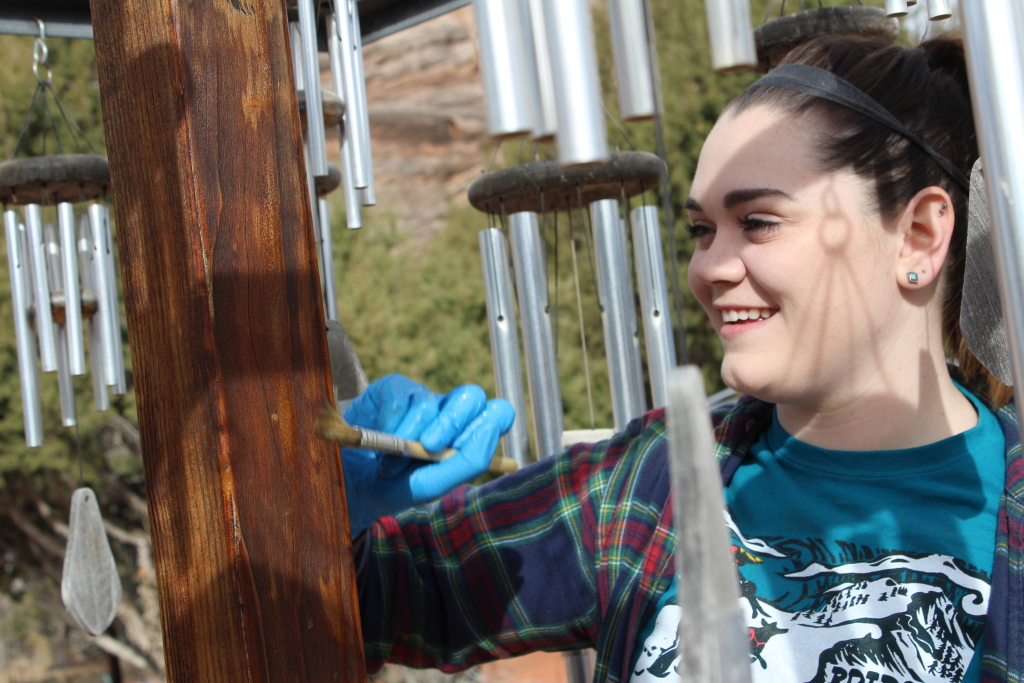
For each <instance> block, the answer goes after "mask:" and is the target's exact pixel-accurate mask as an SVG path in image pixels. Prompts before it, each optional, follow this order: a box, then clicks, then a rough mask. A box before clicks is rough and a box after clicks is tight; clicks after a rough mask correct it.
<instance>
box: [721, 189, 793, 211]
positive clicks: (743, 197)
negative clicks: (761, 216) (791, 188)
mask: <svg viewBox="0 0 1024 683" xmlns="http://www.w3.org/2000/svg"><path fill="white" fill-rule="evenodd" d="M771 196H780V197H785V198H786V199H788V200H790V201H793V197H791V196H790V195H788V194H786V193H785V192H783V191H782V190H776V189H773V188H770V187H756V188H753V189H749V190H733V191H732V192H727V193H726V195H725V208H727V209H731V208H732V207H734V206H736V205H737V204H742V203H743V202H749V201H750V200H751V199H758V198H759V197H771Z"/></svg>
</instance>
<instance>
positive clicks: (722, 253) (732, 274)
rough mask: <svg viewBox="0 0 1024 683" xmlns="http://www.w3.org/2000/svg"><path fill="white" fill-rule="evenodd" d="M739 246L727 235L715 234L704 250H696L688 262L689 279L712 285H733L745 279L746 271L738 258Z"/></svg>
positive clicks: (741, 260)
mask: <svg viewBox="0 0 1024 683" xmlns="http://www.w3.org/2000/svg"><path fill="white" fill-rule="evenodd" d="M739 247H740V245H739V244H737V243H736V241H735V240H733V239H730V236H729V235H727V234H721V233H720V234H716V235H715V238H714V240H712V242H711V244H710V245H709V246H708V247H707V248H706V249H697V250H696V251H695V252H694V254H693V258H692V259H691V260H690V268H689V274H690V277H696V278H697V279H698V280H699V281H700V282H702V283H705V284H709V285H713V284H716V283H730V284H734V283H737V282H740V281H741V280H743V278H744V277H746V273H747V269H746V266H745V265H744V264H743V259H742V258H740V249H739Z"/></svg>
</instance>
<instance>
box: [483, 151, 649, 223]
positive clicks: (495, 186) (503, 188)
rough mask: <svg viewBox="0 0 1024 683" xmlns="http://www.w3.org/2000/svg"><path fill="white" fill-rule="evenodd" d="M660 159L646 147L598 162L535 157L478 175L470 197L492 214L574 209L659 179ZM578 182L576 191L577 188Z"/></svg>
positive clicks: (633, 191)
mask: <svg viewBox="0 0 1024 683" xmlns="http://www.w3.org/2000/svg"><path fill="white" fill-rule="evenodd" d="M663 173H665V164H663V163H662V162H661V159H659V158H658V157H657V156H656V155H654V154H650V153H649V152H617V153H615V154H612V155H611V158H610V159H609V160H608V161H606V162H604V163H603V164H595V165H591V166H572V167H569V168H565V167H563V166H562V165H561V164H560V163H558V161H556V160H554V159H552V160H548V161H534V162H531V163H528V164H521V165H519V166H512V167H511V168H503V169H501V170H499V171H494V172H493V173H488V174H487V175H484V176H481V177H479V178H477V179H476V180H474V181H473V182H472V183H470V185H469V203H470V204H472V205H473V207H474V208H476V209H478V210H480V211H484V212H486V213H491V214H501V213H505V214H511V213H518V212H520V211H533V212H534V213H543V212H548V213H550V212H555V211H568V210H577V209H579V208H580V203H581V200H582V205H583V208H586V207H587V206H588V205H589V204H590V203H591V202H596V201H598V200H599V199H622V197H623V194H625V196H626V197H634V196H636V195H638V194H640V193H642V192H649V191H651V190H653V189H654V188H656V187H658V186H659V185H660V184H661V177H662V174H663ZM577 188H579V192H578V193H577Z"/></svg>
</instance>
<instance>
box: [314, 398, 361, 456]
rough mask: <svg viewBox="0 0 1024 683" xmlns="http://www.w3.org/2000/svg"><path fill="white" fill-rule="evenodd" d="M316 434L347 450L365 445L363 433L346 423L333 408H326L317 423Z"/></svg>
mask: <svg viewBox="0 0 1024 683" xmlns="http://www.w3.org/2000/svg"><path fill="white" fill-rule="evenodd" d="M316 433H317V434H319V435H320V436H322V437H323V438H325V439H327V440H328V441H334V442H336V443H338V444H341V445H342V446H343V447H345V448H359V446H361V445H362V443H363V433H362V432H360V431H359V430H358V429H356V428H355V427H353V426H352V425H350V424H348V423H347V422H345V420H343V419H342V417H341V415H340V414H338V411H337V410H336V409H335V408H334V407H333V406H325V407H324V409H323V411H321V413H320V419H318V420H317V421H316Z"/></svg>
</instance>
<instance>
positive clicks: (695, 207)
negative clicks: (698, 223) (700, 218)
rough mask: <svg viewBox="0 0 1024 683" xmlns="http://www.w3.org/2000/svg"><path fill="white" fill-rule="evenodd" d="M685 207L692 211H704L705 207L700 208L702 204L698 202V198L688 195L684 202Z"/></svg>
mask: <svg viewBox="0 0 1024 683" xmlns="http://www.w3.org/2000/svg"><path fill="white" fill-rule="evenodd" d="M683 208H684V209H688V210H690V211H703V210H704V209H702V208H700V204H698V203H697V200H696V199H694V198H693V197H687V198H686V201H685V202H684V203H683Z"/></svg>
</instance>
